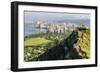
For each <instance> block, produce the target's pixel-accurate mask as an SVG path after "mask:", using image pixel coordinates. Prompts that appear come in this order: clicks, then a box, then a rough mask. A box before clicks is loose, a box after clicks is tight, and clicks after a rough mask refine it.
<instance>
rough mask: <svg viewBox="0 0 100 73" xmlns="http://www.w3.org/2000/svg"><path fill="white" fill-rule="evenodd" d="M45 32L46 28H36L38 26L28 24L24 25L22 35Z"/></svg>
mask: <svg viewBox="0 0 100 73" xmlns="http://www.w3.org/2000/svg"><path fill="white" fill-rule="evenodd" d="M42 32H43V33H45V32H47V30H46V29H38V28H34V27H32V26H30V25H28V24H25V25H24V36H28V35H32V34H38V33H42Z"/></svg>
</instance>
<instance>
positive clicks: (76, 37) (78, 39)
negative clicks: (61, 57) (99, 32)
mask: <svg viewBox="0 0 100 73" xmlns="http://www.w3.org/2000/svg"><path fill="white" fill-rule="evenodd" d="M67 46H68V48H69V49H70V56H71V57H72V58H74V59H75V58H86V59H88V58H90V30H89V29H83V28H82V29H81V28H79V29H77V30H75V31H73V32H72V34H71V35H70V36H69V37H68V38H67Z"/></svg>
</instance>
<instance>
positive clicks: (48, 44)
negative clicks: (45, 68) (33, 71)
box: [24, 32, 71, 61]
mask: <svg viewBox="0 0 100 73" xmlns="http://www.w3.org/2000/svg"><path fill="white" fill-rule="evenodd" d="M70 34H71V32H66V33H41V34H36V35H31V36H26V37H25V40H24V47H25V48H24V60H25V61H38V60H47V59H48V58H50V59H57V57H56V55H57V54H59V51H60V50H57V47H56V48H54V47H55V46H57V45H59V44H60V43H61V42H62V41H63V40H64V39H66V37H68V36H69V35H70ZM45 53H46V55H45ZM43 54H44V55H43ZM47 55H48V57H46V56H47ZM59 55H60V54H59ZM59 55H57V56H58V59H59ZM55 57H56V58H55Z"/></svg>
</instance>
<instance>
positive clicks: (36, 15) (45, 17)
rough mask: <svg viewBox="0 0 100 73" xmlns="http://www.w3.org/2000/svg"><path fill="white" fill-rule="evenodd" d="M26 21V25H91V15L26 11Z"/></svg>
mask: <svg viewBox="0 0 100 73" xmlns="http://www.w3.org/2000/svg"><path fill="white" fill-rule="evenodd" d="M24 21H25V23H35V22H37V21H41V22H46V23H76V24H88V25H90V14H84V13H81V14H80V13H67V12H66V13H64V12H63V13H62V12H37V11H24Z"/></svg>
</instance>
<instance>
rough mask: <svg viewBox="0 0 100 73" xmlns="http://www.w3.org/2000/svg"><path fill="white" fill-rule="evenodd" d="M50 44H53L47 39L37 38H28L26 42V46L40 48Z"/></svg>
mask: <svg viewBox="0 0 100 73" xmlns="http://www.w3.org/2000/svg"><path fill="white" fill-rule="evenodd" d="M49 42H52V41H51V40H47V39H45V38H40V37H35V38H28V39H27V40H26V41H25V46H39V45H44V44H48V43H49Z"/></svg>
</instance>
